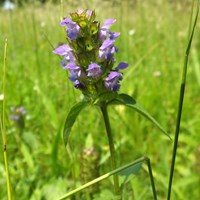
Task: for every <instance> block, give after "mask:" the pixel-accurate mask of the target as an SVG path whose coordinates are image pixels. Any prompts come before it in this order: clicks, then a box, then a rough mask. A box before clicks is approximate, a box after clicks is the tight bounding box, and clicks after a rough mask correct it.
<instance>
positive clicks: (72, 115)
mask: <svg viewBox="0 0 200 200" xmlns="http://www.w3.org/2000/svg"><path fill="white" fill-rule="evenodd" d="M87 105H88V102H85V101H83V102H79V103H77V104H76V105H74V106H73V107H72V108H71V110H70V111H69V114H68V115H67V118H66V121H65V126H64V130H63V139H64V143H65V146H66V145H67V143H68V139H69V135H70V132H71V129H72V126H73V125H74V122H75V121H76V118H77V117H78V115H79V113H80V112H81V110H83V108H85V107H86V106H87Z"/></svg>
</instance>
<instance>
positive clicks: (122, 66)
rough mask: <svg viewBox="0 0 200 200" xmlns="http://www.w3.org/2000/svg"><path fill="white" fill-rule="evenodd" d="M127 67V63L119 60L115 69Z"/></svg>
mask: <svg viewBox="0 0 200 200" xmlns="http://www.w3.org/2000/svg"><path fill="white" fill-rule="evenodd" d="M127 67H128V63H125V62H120V63H119V65H118V66H117V67H116V68H115V70H122V69H126V68H127Z"/></svg>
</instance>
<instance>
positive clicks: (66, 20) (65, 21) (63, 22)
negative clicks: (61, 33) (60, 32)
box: [60, 18, 74, 26]
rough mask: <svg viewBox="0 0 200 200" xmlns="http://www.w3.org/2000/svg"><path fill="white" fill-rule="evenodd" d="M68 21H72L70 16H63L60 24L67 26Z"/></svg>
mask: <svg viewBox="0 0 200 200" xmlns="http://www.w3.org/2000/svg"><path fill="white" fill-rule="evenodd" d="M69 23H74V22H73V21H72V20H71V19H70V18H65V19H63V21H61V22H60V25H61V26H67V25H68V24H69Z"/></svg>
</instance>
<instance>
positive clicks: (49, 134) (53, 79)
mask: <svg viewBox="0 0 200 200" xmlns="http://www.w3.org/2000/svg"><path fill="white" fill-rule="evenodd" d="M77 2H78V1H77ZM185 2H186V1H185ZM111 3H112V2H107V1H105V2H102V3H101V4H99V1H93V2H91V5H90V3H87V4H88V5H87V6H88V8H89V9H93V8H94V9H95V10H96V13H97V18H98V19H100V20H102V21H103V20H104V19H107V18H116V19H117V23H116V24H115V25H113V27H112V30H115V31H119V32H121V36H120V38H119V39H118V41H116V42H117V46H118V47H119V49H120V52H119V53H118V55H117V60H119V61H121V60H124V61H127V62H128V63H129V65H130V67H129V68H128V69H126V71H124V80H123V82H122V87H121V92H123V93H127V94H129V95H131V96H133V97H134V98H135V99H137V100H138V102H140V104H142V105H143V107H144V108H145V109H146V110H148V111H149V113H151V114H152V115H153V116H154V117H155V118H156V119H157V121H159V122H160V124H162V125H163V127H165V129H166V130H167V131H168V132H169V134H170V136H171V137H172V138H173V133H174V130H175V124H176V112H177V110H176V109H177V104H178V96H179V86H180V83H181V72H182V66H183V60H184V53H185V48H186V41H187V31H188V23H189V17H190V4H186V3H184V2H181V1H180V2H179V1H177V3H170V2H168V1H164V0H160V1H149V0H148V1H147V0H146V1H140V2H139V1H137V4H136V3H131V1H116V3H115V4H114V5H111ZM81 6H86V3H84V2H82V3H81V2H78V5H72V4H70V5H69V4H67V2H65V1H63V10H64V16H68V13H69V12H72V11H74V10H76V9H77V8H78V7H81ZM90 6H91V7H90ZM61 15H62V14H61V11H60V5H53V4H51V3H47V4H46V5H45V6H44V5H32V4H31V5H27V6H25V7H24V8H18V9H16V10H14V11H12V12H7V11H3V10H1V11H0V19H1V21H0V46H1V48H0V59H1V65H0V70H1V72H2V71H3V53H4V41H5V38H7V40H8V51H7V70H6V71H7V74H6V83H7V85H6V93H7V94H6V97H7V99H6V115H7V116H6V127H7V150H8V151H7V153H8V155H7V156H8V163H9V170H10V177H11V187H12V194H13V196H14V197H15V199H20V200H23V199H24V200H26V199H32V200H35V199H42V198H43V199H48V200H51V199H56V198H58V197H59V196H62V195H63V194H65V193H66V192H69V191H71V190H72V189H74V188H76V187H77V186H79V185H80V184H81V182H80V165H81V151H82V148H83V146H84V145H85V142H86V138H87V136H88V135H89V134H91V135H92V137H93V143H94V146H95V148H96V150H97V152H99V153H100V154H101V160H100V172H99V173H100V174H104V173H107V172H108V171H109V170H110V168H109V164H108V163H109V159H108V158H109V157H108V143H107V139H106V134H105V131H104V128H103V127H104V126H103V120H102V119H101V113H100V112H99V111H98V110H94V109H90V108H86V109H85V110H84V112H82V113H81V115H80V116H79V118H78V121H77V123H76V124H75V126H74V127H73V130H72V135H71V137H70V142H69V146H68V147H67V150H66V149H65V146H64V143H63V140H62V128H63V124H64V120H65V117H66V115H67V113H68V111H69V109H70V108H71V106H72V105H74V103H75V102H77V101H79V100H80V99H81V98H82V96H81V94H80V92H79V91H77V90H75V89H74V88H73V85H72V84H71V83H70V82H69V80H68V78H67V75H66V74H65V72H64V71H63V69H62V68H61V67H60V65H59V60H60V58H59V57H56V56H55V55H53V54H52V49H53V48H52V46H51V45H53V46H54V47H56V46H57V45H58V41H59V42H65V32H64V30H63V29H62V28H61V27H60V26H59V21H60V16H61ZM199 27H200V23H198V24H197V29H196V32H195V36H194V41H193V46H192V51H191V57H190V59H189V68H188V77H187V86H186V91H185V102H184V106H183V113H182V122H181V127H180V133H181V135H180V138H179V140H180V143H179V149H178V152H177V163H176V167H175V174H174V183H173V189H172V199H177V200H185V199H190V198H192V199H194V200H195V199H199V198H200V189H199V188H200V177H199V174H200V169H199V150H198V149H199V145H200V135H199V132H200V125H199V124H200V117H199V116H200V103H199V102H200V96H199V91H200V83H199V79H200V78H199V77H200V73H199V68H200V67H199V62H200V61H199V57H200V53H199V52H200V51H199V49H200V43H199V40H198V36H199ZM1 77H2V78H1V79H0V83H1V85H2V81H3V76H1ZM1 88H2V87H1ZM2 93H3V90H2V89H0V94H2ZM21 105H22V106H24V107H25V109H26V111H27V112H26V118H25V127H24V128H23V129H19V128H18V127H17V126H16V124H15V123H14V122H13V121H11V120H10V119H9V114H10V106H21ZM1 109H2V107H1ZM109 116H110V121H111V124H112V129H113V133H114V141H115V144H116V146H117V166H121V165H123V164H126V163H129V162H131V161H133V160H135V159H137V158H139V157H142V156H144V155H145V156H148V157H149V158H150V159H151V163H152V168H153V174H154V177H155V184H156V189H157V193H158V199H166V196H167V186H168V177H169V170H170V163H171V154H172V148H173V143H172V141H170V140H169V139H168V138H167V137H165V135H163V134H162V133H161V132H160V131H159V130H158V129H157V128H155V127H154V126H153V125H152V124H151V123H149V122H148V121H147V120H146V119H144V118H142V117H141V116H139V115H138V114H137V113H135V112H133V111H131V110H129V109H126V108H123V107H120V106H118V107H111V108H110V109H109ZM0 143H1V146H3V141H2V139H0ZM0 154H1V155H2V156H1V157H0V199H2V200H4V199H7V196H6V195H7V190H6V187H5V185H6V174H5V170H4V160H3V149H2V148H1V152H0ZM110 181H111V180H106V181H104V182H102V184H101V185H100V193H101V197H96V199H98V198H99V199H105V197H104V198H103V195H104V196H107V197H109V195H110V191H111V190H112V187H110V186H109V185H110ZM126 191H127V196H126V199H137V200H138V199H143V200H145V199H152V192H151V185H150V182H149V177H148V173H147V170H146V168H145V167H144V168H143V169H142V170H141V171H140V173H139V174H138V175H137V176H135V177H134V178H133V179H132V180H131V181H130V183H129V184H128V185H127V186H126ZM79 195H83V194H77V196H76V199H80V198H81V197H80V196H79ZM97 196H98V195H97ZM82 198H83V197H82Z"/></svg>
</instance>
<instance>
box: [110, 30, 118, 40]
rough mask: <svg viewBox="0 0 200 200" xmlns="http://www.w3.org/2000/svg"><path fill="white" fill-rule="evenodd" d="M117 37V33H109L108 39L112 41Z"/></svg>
mask: <svg viewBox="0 0 200 200" xmlns="http://www.w3.org/2000/svg"><path fill="white" fill-rule="evenodd" d="M119 35H120V33H118V32H113V33H110V37H109V38H110V39H111V40H114V39H116V38H118V37H119Z"/></svg>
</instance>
